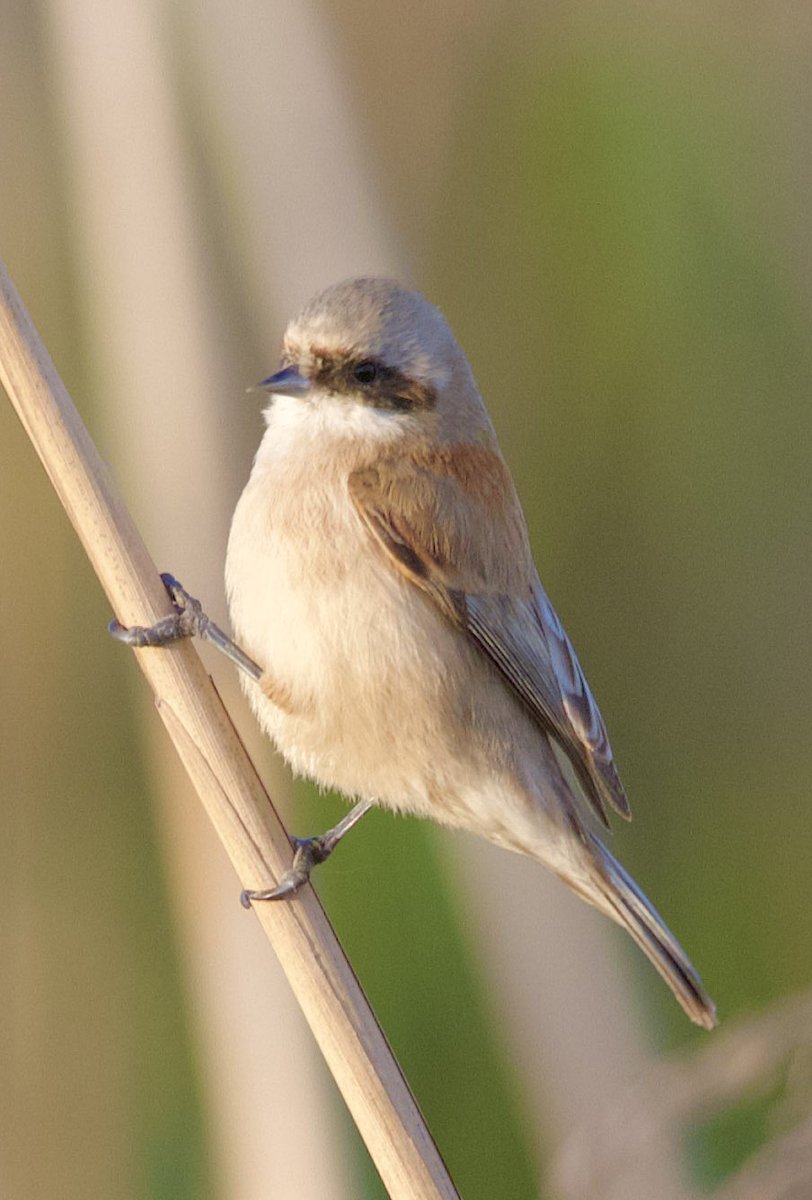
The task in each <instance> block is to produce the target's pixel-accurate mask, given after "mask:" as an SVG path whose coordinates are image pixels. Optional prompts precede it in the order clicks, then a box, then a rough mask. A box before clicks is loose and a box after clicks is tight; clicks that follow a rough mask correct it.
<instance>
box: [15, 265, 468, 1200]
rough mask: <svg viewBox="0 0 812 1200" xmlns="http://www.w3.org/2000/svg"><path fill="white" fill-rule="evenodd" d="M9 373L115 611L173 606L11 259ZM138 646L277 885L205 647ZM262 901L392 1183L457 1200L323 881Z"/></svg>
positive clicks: (245, 767)
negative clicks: (326, 900)
mask: <svg viewBox="0 0 812 1200" xmlns="http://www.w3.org/2000/svg"><path fill="white" fill-rule="evenodd" d="M0 380H1V381H2V383H3V386H4V387H5V389H6V391H7V393H8V395H9V398H10V399H11V402H12V404H13V405H14V407H15V409H16V411H17V414H18V416H19V418H20V420H21V421H22V424H23V426H24V428H25V430H26V432H27V433H28V436H29V437H30V439H31V441H32V442H33V444H34V446H35V448H36V450H37V453H38V454H39V456H40V459H41V460H42V463H43V465H44V467H45V470H46V471H47V473H48V476H49V478H50V480H51V482H52V484H53V486H54V488H55V490H56V492H57V494H58V496H59V498H60V500H61V501H62V504H63V505H64V507H65V510H66V512H67V513H68V516H69V517H70V519H71V521H72V523H73V525H74V528H75V529H76V532H77V533H78V535H79V538H80V539H81V541H82V544H83V546H84V548H85V550H86V552H87V555H88V557H89V559H90V561H91V563H92V564H93V567H94V569H95V571H96V574H97V575H98V577H99V580H100V581H101V584H102V586H103V588H104V590H105V592H106V593H107V596H108V597H109V599H110V602H111V605H112V607H113V609H114V611H115V614H116V616H117V617H118V618H119V620H120V621H121V622H122V623H123V624H125V625H134V624H138V625H150V624H152V623H153V622H155V621H157V620H159V619H160V618H161V617H164V616H167V615H168V614H169V612H170V605H169V600H168V597H167V595H166V593H165V591H164V589H163V586H162V584H161V581H160V578H159V576H158V572H157V569H156V567H155V565H154V564H153V563H152V561H151V559H150V557H149V554H148V553H147V550H146V547H145V546H144V544H143V542H142V540H141V537H140V535H139V533H138V531H137V529H136V528H135V526H134V524H133V522H132V520H131V518H130V516H129V514H128V512H127V510H126V509H125V508H124V505H123V504H122V502H121V500H120V499H119V498H118V496H117V495H116V493H115V491H114V489H113V487H112V484H111V482H110V480H109V477H108V474H107V471H106V469H105V466H104V464H103V462H102V461H101V459H100V457H99V455H98V453H97V451H96V448H95V446H94V445H93V443H92V441H91V439H90V436H89V435H88V432H87V430H86V429H85V427H84V425H83V423H82V421H81V419H80V417H79V415H78V413H77V412H76V409H75V408H74V406H73V404H72V402H71V400H70V397H69V396H68V393H67V391H66V389H65V387H64V385H63V383H62V381H61V380H60V378H59V376H58V374H57V372H56V370H55V368H54V365H53V363H52V362H51V359H50V357H49V355H48V353H47V351H46V349H45V347H44V346H43V344H42V342H41V340H40V338H39V336H38V334H37V332H36V330H35V328H34V326H33V324H32V322H31V320H30V318H29V316H28V314H27V312H26V311H25V309H24V307H23V305H22V302H21V300H20V298H19V296H18V294H17V292H16V290H15V288H14V285H13V283H12V282H11V280H10V278H9V276H8V274H7V272H6V270H5V267H4V266H3V265H2V264H0ZM135 654H136V657H137V658H138V662H139V666H140V667H141V669H142V670H143V672H144V674H145V675H146V677H147V680H148V682H149V684H150V686H151V687H152V690H153V692H154V694H155V699H156V705H157V708H158V712H159V713H160V715H161V717H162V719H163V722H164V724H165V726H166V728H167V730H168V731H169V734H170V736H171V738H172V740H173V742H174V743H175V746H176V748H177V750H178V753H179V754H180V757H181V759H182V761H183V763H184V765H185V767H186V769H187V771H188V773H189V775H190V777H191V779H192V781H193V783H194V785H195V788H196V789H197V792H198V794H199V796H200V798H201V800H202V801H203V804H204V806H205V808H206V811H207V812H208V814H209V817H210V818H211V820H212V822H213V823H214V826H215V828H216V830H217V832H218V834H219V836H220V838H221V840H222V842H223V844H224V846H225V848H226V851H227V852H228V854H229V857H230V858H231V861H232V863H233V864H234V867H235V869H236V871H237V875H238V876H239V879H240V882H241V884H242V886H243V887H245V888H262V887H267V886H268V883H269V882H270V881H274V880H277V879H278V878H279V877H280V876H281V875H282V874H283V873H284V871H285V870H286V869H287V867H288V866H289V865H290V859H291V851H290V843H289V841H288V837H287V834H286V833H285V830H284V828H283V826H282V824H281V822H280V820H279V818H278V817H277V815H276V813H275V811H274V809H273V807H272V805H271V802H270V799H269V797H268V795H267V793H266V792H265V789H264V788H263V786H262V783H261V781H260V779H259V777H258V775H257V773H256V771H255V770H254V767H253V765H252V763H251V761H250V760H249V758H248V756H247V754H246V753H245V750H244V748H243V746H242V744H241V742H240V740H239V738H238V736H237V733H236V731H235V729H234V727H233V725H232V723H231V721H230V719H229V717H228V714H227V713H226V711H225V709H224V708H223V705H222V703H221V701H220V698H219V696H218V695H217V692H216V690H215V688H214V686H213V684H212V682H211V680H210V679H209V678H208V676H207V675H206V673H205V671H204V670H203V666H202V664H201V662H200V659H199V658H198V656H197V653H196V651H195V650H194V647H193V646H192V645H191V644H190V643H188V642H187V643H182V644H178V645H177V646H173V647H171V648H170V649H167V650H160V651H156V650H149V649H147V650H140V651H135ZM235 903H236V888H235ZM255 911H256V915H257V918H258V919H259V921H260V923H261V924H262V926H263V928H264V930H265V932H266V934H267V936H268V938H269V940H270V942H271V944H272V946H273V947H274V950H275V951H276V954H277V956H278V958H279V961H280V963H281V965H282V968H283V970H284V971H285V974H286V976H287V978H288V980H289V982H290V984H291V987H292V988H293V991H294V993H295V995H296V998H297V1000H298V1002H299V1004H300V1006H301V1008H302V1011H303V1013H304V1015H305V1017H306V1019H307V1021H308V1023H309V1025H310V1028H311V1029H312V1031H313V1034H314V1036H315V1038H316V1041H317V1042H318V1044H319V1046H320V1048H321V1051H322V1053H323V1055H324V1057H325V1059H326V1061H327V1065H328V1066H329V1068H330V1070H331V1072H332V1074H333V1077H334V1078H335V1080H336V1083H337V1084H338V1086H339V1088H340V1090H341V1093H342V1095H343V1096H344V1099H345V1101H346V1103H347V1106H348V1107H349V1109H350V1112H351V1113H352V1116H353V1118H354V1120H355V1122H356V1124H357V1126H358V1129H359V1131H360V1133H361V1136H362V1137H363V1139H364V1141H365V1143H366V1145H367V1148H368V1149H369V1152H370V1154H371V1156H372V1159H373V1161H374V1162H375V1165H376V1167H377V1169H378V1171H379V1172H380V1175H381V1178H382V1180H383V1182H384V1185H385V1186H386V1188H387V1190H388V1192H389V1195H390V1196H391V1197H393V1200H453V1198H454V1197H457V1195H458V1194H457V1192H456V1190H455V1188H454V1185H453V1183H452V1182H451V1179H450V1177H449V1175H448V1172H447V1171H446V1168H445V1165H444V1164H443V1161H442V1159H441V1158H440V1155H439V1152H438V1151H437V1148H436V1146H435V1145H434V1142H433V1141H432V1139H431V1135H430V1134H429V1132H428V1129H427V1128H426V1125H425V1122H424V1121H423V1118H422V1116H421V1114H420V1111H419V1109H418V1108H417V1105H416V1103H415V1101H414V1098H413V1096H412V1094H411V1092H410V1091H409V1088H408V1085H407V1084H406V1081H405V1080H404V1078H403V1075H402V1074H401V1071H400V1068H399V1067H398V1065H397V1062H396V1061H395V1059H394V1056H393V1055H392V1052H391V1050H390V1049H389V1046H388V1045H387V1043H386V1039H385V1038H384V1036H383V1033H382V1031H381V1029H380V1027H379V1025H378V1023H377V1021H376V1019H375V1016H374V1014H373V1012H372V1010H371V1008H370V1006H369V1003H368V1001H367V999H366V997H365V996H364V994H363V991H362V990H361V988H360V986H359V984H358V981H357V980H356V978H355V975H354V974H353V971H352V968H351V966H350V964H349V962H348V961H347V959H346V957H345V956H344V953H343V951H342V950H341V947H340V945H339V944H338V941H337V939H336V937H335V934H334V933H333V930H332V929H331V927H330V924H329V922H328V920H327V918H326V916H325V914H324V910H323V909H322V907H321V905H320V903H319V901H318V898H317V897H316V895H315V893H314V892H313V890H312V888H310V887H306V888H303V889H302V891H301V892H300V893H299V895H298V896H297V898H296V899H295V901H294V902H292V903H283V904H265V905H258V906H257V908H256V910H255ZM268 1086H269V1087H273V1080H269V1081H268ZM250 1102H251V1098H250V1097H246V1103H249V1104H250Z"/></svg>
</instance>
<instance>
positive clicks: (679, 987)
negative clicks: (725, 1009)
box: [587, 834, 716, 1029]
mask: <svg viewBox="0 0 812 1200" xmlns="http://www.w3.org/2000/svg"><path fill="white" fill-rule="evenodd" d="M587 837H588V839H589V841H590V843H591V847H592V850H593V852H594V855H595V862H596V867H597V870H598V872H599V876H598V878H596V880H595V882H596V884H597V885H598V887H599V888H600V891H601V894H602V898H603V900H604V901H605V905H606V911H607V912H608V914H609V916H611V917H613V918H614V920H615V921H617V923H618V924H619V925H622V926H623V928H624V929H626V930H627V931H628V932H629V933H630V934H631V936H632V937H633V938H634V940H635V942H636V943H637V945H638V946H639V947H640V949H641V950H642V951H643V953H644V954H645V955H646V957H647V958H648V959H649V960H650V962H651V963H652V965H653V966H654V967H655V969H656V970H657V971H659V973H660V975H661V976H662V977H663V979H664V980H665V982H666V983H667V984H668V986H669V987H670V988H671V991H672V992H673V993H674V995H675V996H676V998H677V1000H678V1001H679V1003H680V1004H681V1005H682V1007H683V1008H684V1010H685V1012H686V1013H687V1014H688V1016H689V1017H690V1018H691V1020H692V1021H694V1022H695V1023H696V1024H697V1025H701V1026H703V1028H705V1029H713V1027H714V1026H715V1025H716V1006H715V1004H714V1003H713V1001H712V1000H711V998H710V996H709V995H708V993H707V992H706V991H705V989H704V988H703V986H702V980H701V979H700V978H699V975H698V974H697V973H696V971H695V970H694V968H693V966H692V965H691V962H690V960H689V958H688V956H687V954H686V953H685V951H684V950H683V948H682V946H680V944H679V942H678V941H677V939H676V938H675V937H674V935H673V933H672V932H671V930H670V929H669V928H668V926H667V925H666V923H665V921H664V920H663V919H662V917H661V916H660V914H659V913H658V912H657V910H656V908H654V906H653V905H652V904H651V902H650V900H648V899H647V897H646V896H645V895H644V894H643V892H642V891H641V890H640V888H639V887H638V886H637V884H636V883H635V882H634V880H633V879H632V877H631V876H630V875H629V874H628V873H627V872H626V871H625V870H624V869H623V867H622V866H621V865H620V863H619V862H618V861H617V859H615V858H613V857H612V855H611V854H610V853H609V851H608V850H607V849H606V847H605V846H604V845H603V843H602V842H600V841H599V840H598V838H596V837H594V836H593V835H592V834H587Z"/></svg>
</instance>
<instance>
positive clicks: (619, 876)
mask: <svg viewBox="0 0 812 1200" xmlns="http://www.w3.org/2000/svg"><path fill="white" fill-rule="evenodd" d="M260 387H261V388H262V389H263V390H264V391H265V392H267V393H268V395H269V396H270V402H269V404H268V407H267V408H266V410H265V421H266V425H267V428H266V430H265V434H264V436H263V438H262V442H261V443H260V447H259V450H258V452H257V455H256V458H255V460H254V466H253V470H252V471H251V477H250V479H249V481H248V484H247V486H246V488H245V491H244V492H243V494H242V496H241V498H240V501H239V503H238V505H237V508H236V511H235V513H234V519H233V522H232V525H231V534H230V537H229V543H228V555H227V560H226V590H227V593H228V601H229V607H230V612H231V619H232V622H233V626H234V630H235V634H236V638H237V641H238V642H239V644H240V646H241V647H242V648H243V649H242V650H240V649H239V647H236V646H234V645H233V643H231V642H230V641H229V639H228V638H226V637H225V635H224V634H222V632H221V631H220V630H218V629H217V628H216V626H213V625H211V624H210V623H209V622H208V621H207V619H206V617H205V614H203V613H202V610H201V609H200V606H199V605H197V604H196V602H194V601H192V600H191V598H190V597H188V595H187V594H186V593H185V592H184V591H183V589H182V588H181V587H180V585H178V584H177V583H176V582H175V581H174V580H172V579H171V578H169V577H168V578H167V584H168V586H169V588H170V592H171V593H172V594H173V596H174V598H175V600H176V603H177V604H178V616H177V617H176V618H170V619H169V621H168V622H164V623H162V624H163V628H161V627H160V626H159V627H157V628H153V629H152V630H140V629H134V630H132V631H125V630H122V629H121V627H120V626H117V627H116V628H115V629H114V632H116V634H117V636H119V637H121V638H122V639H124V640H127V641H129V642H130V643H131V644H141V645H143V644H155V643H156V642H158V643H160V642H162V641H166V640H170V639H171V638H174V637H177V636H183V635H184V634H188V633H190V632H198V633H202V634H203V635H204V636H207V637H209V638H210V639H211V640H213V641H215V642H216V643H217V644H218V645H219V646H220V648H221V649H224V650H225V651H226V652H227V653H229V654H230V655H231V657H232V658H234V659H235V661H236V662H237V663H238V665H239V666H240V667H242V669H243V674H242V676H241V678H242V680H243V684H244V688H245V692H246V694H247V696H248V699H249V701H250V703H251V706H252V708H253V710H254V712H255V714H256V716H257V718H258V720H259V722H260V724H261V725H262V727H263V729H264V730H265V732H266V733H268V735H269V736H270V737H271V738H272V739H273V741H274V742H275V744H276V746H277V747H278V749H279V750H280V751H281V753H282V754H283V755H284V757H285V758H286V759H287V761H288V762H289V763H290V765H291V766H292V768H293V769H294V771H297V772H298V773H300V774H302V775H306V776H308V777H309V778H311V779H313V780H315V781H316V782H317V783H319V784H321V785H322V786H324V787H329V788H335V789H337V790H338V791H341V792H343V793H344V794H345V795H346V796H349V797H353V798H355V800H356V804H355V807H354V808H353V809H352V810H351V811H350V812H349V813H348V814H347V816H346V817H345V818H344V820H343V821H341V822H339V824H338V825H337V826H336V828H335V829H333V830H330V831H329V832H328V833H326V834H324V835H323V836H322V837H321V838H309V839H305V840H302V841H296V847H297V849H296V855H295V857H294V864H293V868H292V870H291V871H290V872H289V873H288V875H287V876H286V877H285V878H284V879H283V880H282V881H281V883H280V884H279V885H278V886H277V887H274V888H271V889H269V890H268V891H265V892H254V893H247V894H246V896H245V899H246V901H247V902H250V901H251V900H265V899H278V898H281V897H283V896H288V895H290V894H291V893H292V892H294V891H295V890H296V888H297V887H299V886H300V885H301V884H302V883H303V882H304V881H305V880H306V879H307V878H308V876H309V874H310V869H311V868H312V866H313V865H314V864H315V863H317V862H321V861H323V859H324V858H326V857H327V855H328V854H329V853H330V852H331V851H332V850H333V848H334V847H335V845H336V844H337V842H338V840H339V839H340V837H341V836H342V835H343V834H344V833H346V831H347V829H349V828H350V827H351V826H352V825H353V824H355V822H356V821H357V820H358V819H359V818H360V817H361V816H362V815H363V814H364V813H365V812H366V811H367V810H368V809H369V808H370V807H371V806H372V805H373V804H380V805H382V806H384V807H385V808H392V809H395V810H397V811H400V812H410V813H415V814H417V815H418V816H424V817H432V818H433V819H434V820H435V821H439V822H440V823H441V824H443V825H447V826H451V827H454V828H459V829H468V830H471V831H473V832H474V833H478V834H481V835H482V836H483V837H486V838H489V839H490V840H491V841H492V842H496V844H497V845H499V846H504V847H506V848H507V849H509V850H515V851H518V852H519V853H521V854H527V855H529V856H530V857H531V858H535V859H537V860H538V861H539V862H541V863H543V864H544V865H545V866H546V867H549V868H550V870H551V871H553V872H554V873H555V874H556V875H558V876H559V878H561V879H562V880H563V881H564V882H565V883H566V884H568V885H569V887H571V888H572V889H573V891H575V892H577V893H578V895H579V896H581V897H582V899H584V900H586V901H587V902H588V903H589V904H593V905H594V906H595V907H596V908H599V909H600V910H601V911H602V912H604V913H606V914H607V915H608V916H609V917H611V918H612V919H613V920H614V921H616V922H617V923H618V924H619V925H622V926H623V928H624V929H626V930H627V931H628V932H629V933H630V934H631V936H632V937H633V938H634V940H635V942H637V944H638V946H640V948H641V949H642V950H643V952H644V953H645V954H646V955H647V956H648V958H649V959H650V960H651V962H652V963H653V964H654V966H655V967H656V969H657V970H658V971H659V973H660V974H661V975H662V977H663V979H665V981H666V983H667V984H668V986H669V987H670V988H671V990H672V991H673V993H674V995H675V996H676V998H677V1000H678V1001H679V1003H680V1004H681V1005H682V1007H683V1008H684V1009H685V1012H686V1013H687V1014H688V1016H689V1017H690V1018H691V1020H693V1021H695V1022H696V1023H697V1024H698V1025H703V1026H704V1027H705V1028H707V1029H710V1028H712V1027H713V1025H714V1024H715V1021H716V1017H715V1009H714V1005H713V1002H712V1001H711V999H710V997H709V996H708V995H707V993H706V992H705V990H704V988H703V986H702V983H701V981H700V979H699V976H698V975H697V973H696V971H695V970H694V968H693V966H692V965H691V963H690V962H689V960H688V958H687V956H686V954H685V952H684V951H683V950H682V948H681V946H680V945H679V943H678V942H677V941H676V939H675V938H674V936H673V935H672V933H671V932H670V930H669V929H668V928H667V926H666V925H665V923H664V922H663V920H662V919H661V917H660V916H659V914H658V913H657V912H656V910H655V909H654V908H653V907H652V905H651V904H650V903H649V901H648V900H647V899H646V897H645V896H644V895H643V893H642V892H641V891H640V889H639V888H638V887H637V885H636V884H635V882H634V880H633V879H631V877H630V876H629V875H628V874H627V873H626V871H625V870H624V869H623V867H622V866H621V865H620V864H619V863H618V862H617V861H616V860H615V859H614V858H613V856H612V855H611V854H610V853H609V851H608V850H607V849H606V847H605V846H604V845H603V843H602V842H601V841H600V840H599V838H598V837H597V836H596V835H595V833H594V832H593V831H592V829H591V828H590V825H597V824H598V823H600V824H602V825H604V826H606V827H608V819H607V814H608V812H609V811H610V810H615V811H616V812H618V813H620V815H621V816H623V817H629V815H630V814H629V805H628V801H627V800H626V795H625V793H624V791H623V786H622V784H621V782H620V779H619V777H618V773H617V770H616V769H615V765H614V762H613V758H612V751H611V748H610V746H609V740H608V737H607V734H606V729H605V727H604V723H603V719H602V717H601V714H600V712H599V711H598V706H597V704H596V703H595V700H594V698H593V696H592V693H591V692H590V690H589V687H588V685H587V682H586V679H585V677H584V674H583V671H582V669H581V666H580V664H579V662H578V659H577V658H576V655H575V651H574V650H573V647H572V645H571V643H570V641H569V638H568V637H567V635H566V633H565V632H564V630H563V628H562V626H561V622H560V621H559V619H558V617H557V615H556V613H555V610H554V609H553V606H552V604H551V603H550V601H549V599H548V597H547V594H546V593H545V591H544V589H543V587H542V586H541V583H540V582H539V578H538V575H537V573H536V569H535V567H534V565H533V559H532V555H531V552H530V545H529V542H528V536H527V528H526V525H525V520H524V516H523V514H522V510H521V506H520V504H519V500H518V497H517V495H516V491H515V488H514V486H513V481H512V479H511V476H510V473H509V471H508V468H507V466H506V465H505V462H504V460H503V458H502V455H501V453H500V450H499V446H498V444H497V440H496V436H495V433H494V430H493V426H492V425H491V422H490V419H489V417H488V414H487V412H486V410H485V406H484V404H483V402H482V399H481V397H480V395H479V392H478V391H477V387H476V384H475V382H474V378H473V375H472V373H471V369H470V367H469V365H468V361H467V359H466V357H465V355H464V354H463V352H462V350H461V349H460V347H459V346H458V345H457V342H456V340H455V338H454V335H453V334H452V332H451V330H450V328H449V326H448V324H447V323H446V321H445V319H444V317H443V316H442V315H441V313H440V312H439V311H438V310H437V309H436V308H434V307H433V306H432V305H431V304H429V303H428V302H427V301H426V300H425V299H424V298H423V297H422V296H420V295H418V294H417V293H416V292H412V291H407V290H406V289H404V288H402V287H400V286H399V285H398V284H397V283H395V282H393V281H391V280H388V279H354V280H350V281H347V282H344V283H339V284H336V285H335V286H333V287H330V288H328V289H327V290H326V291H324V292H322V293H321V294H320V295H318V296H316V297H315V299H313V300H311V301H310V303H309V304H308V305H307V306H306V307H305V308H304V309H303V311H302V312H301V313H300V314H299V315H298V316H297V317H295V318H294V320H293V321H291V323H290V325H289V326H288V328H287V331H286V333H285V339H284V349H283V356H282V363H281V370H279V371H278V372H277V373H276V374H275V375H271V376H270V378H268V379H266V380H264V381H263V382H262V384H260ZM249 656H250V657H249Z"/></svg>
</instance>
